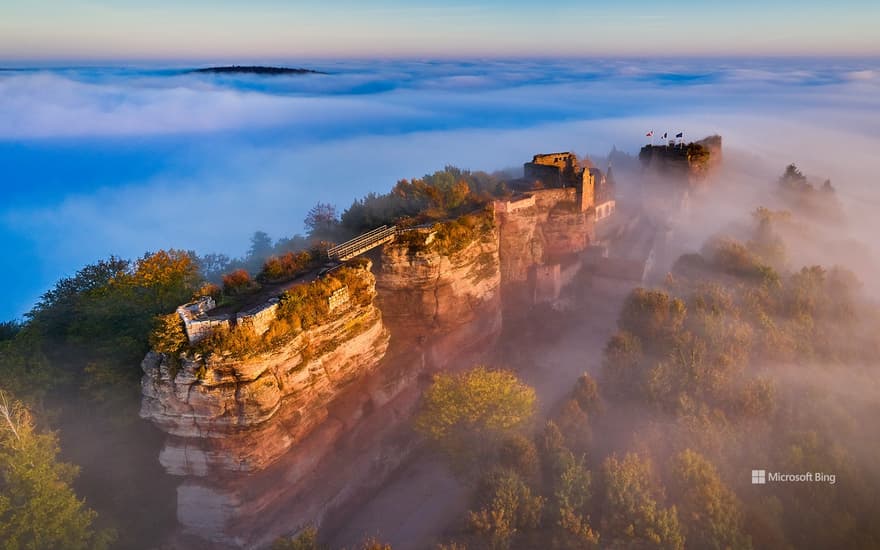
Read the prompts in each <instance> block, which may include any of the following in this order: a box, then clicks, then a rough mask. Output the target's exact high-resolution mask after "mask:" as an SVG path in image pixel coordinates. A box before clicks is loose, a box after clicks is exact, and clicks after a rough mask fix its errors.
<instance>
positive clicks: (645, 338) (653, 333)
mask: <svg viewBox="0 0 880 550" xmlns="http://www.w3.org/2000/svg"><path fill="white" fill-rule="evenodd" d="M686 314H687V308H686V307H685V303H684V301H683V300H680V299H678V298H675V297H674V296H670V295H669V294H667V293H665V292H662V291H660V290H646V289H644V288H637V289H635V290H634V291H633V292H632V293H631V294H630V295H629V297H627V300H626V303H625V304H624V306H623V311H622V312H621V314H620V320H619V321H618V325H619V326H620V328H621V330H625V331H627V332H629V333H631V334H633V335H634V336H636V337H637V338H638V339H639V340H640V341H641V342H642V343H644V344H646V345H648V346H651V347H655V346H659V345H663V343H664V342H667V341H669V339H670V338H671V337H672V336H673V335H674V334H675V333H676V332H677V331H678V329H679V328H680V327H681V325H682V324H683V323H684V319H685V316H686Z"/></svg>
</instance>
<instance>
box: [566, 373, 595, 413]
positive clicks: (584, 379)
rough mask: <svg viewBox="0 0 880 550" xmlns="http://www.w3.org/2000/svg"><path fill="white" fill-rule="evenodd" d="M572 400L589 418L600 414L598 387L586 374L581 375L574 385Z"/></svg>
mask: <svg viewBox="0 0 880 550" xmlns="http://www.w3.org/2000/svg"><path fill="white" fill-rule="evenodd" d="M571 396H572V398H573V399H574V400H575V401H577V404H578V405H579V406H580V408H581V410H583V411H584V412H585V413H587V414H588V415H590V416H594V415H597V414H599V413H600V412H602V402H601V400H600V399H599V385H598V384H597V383H596V380H595V379H594V378H593V377H592V376H590V375H589V374H588V373H586V372H585V373H583V374H582V375H581V376H580V378H578V380H577V383H575V386H574V391H572V395H571Z"/></svg>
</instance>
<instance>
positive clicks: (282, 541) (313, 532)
mask: <svg viewBox="0 0 880 550" xmlns="http://www.w3.org/2000/svg"><path fill="white" fill-rule="evenodd" d="M322 548H324V547H323V546H322V545H320V544H318V529H316V528H315V527H314V526H308V527H306V528H305V529H303V530H302V532H301V533H299V534H298V535H296V536H295V537H279V538H278V539H276V540H275V542H273V543H272V550H321V549H322Z"/></svg>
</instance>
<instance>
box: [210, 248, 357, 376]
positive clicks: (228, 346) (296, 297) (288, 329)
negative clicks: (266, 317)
mask: <svg viewBox="0 0 880 550" xmlns="http://www.w3.org/2000/svg"><path fill="white" fill-rule="evenodd" d="M366 267H367V265H366V264H365V263H363V262H357V261H354V262H350V263H349V264H348V265H346V266H344V267H341V268H339V269H336V270H334V271H333V272H332V273H329V274H327V275H325V276H324V277H320V278H318V279H315V280H314V281H312V282H310V283H305V284H299V285H295V286H293V287H292V288H290V289H289V290H287V291H286V292H284V293H283V294H282V295H281V297H280V301H279V305H278V309H277V311H276V313H275V319H274V320H272V322H271V323H270V324H269V328H268V330H267V331H266V332H265V333H264V334H262V335H258V334H256V333H255V332H254V330H253V327H251V326H250V325H248V324H240V325H236V326H235V327H231V328H230V327H219V328H217V329H214V330H213V331H212V332H211V334H209V335H208V336H207V337H206V338H204V339H202V340H201V341H199V342H198V343H197V344H196V345H195V346H194V348H193V351H195V352H196V353H199V354H201V355H203V356H205V357H207V356H212V355H213V356H218V357H219V356H227V357H231V358H236V359H242V358H246V357H252V356H255V355H259V354H261V353H266V352H269V351H272V350H275V349H278V348H279V347H280V346H282V345H284V344H285V343H287V342H289V341H291V340H292V339H293V338H295V337H296V336H297V335H298V334H300V333H302V332H303V331H306V330H309V329H310V328H312V327H314V326H317V325H319V324H321V323H323V322H325V321H326V320H327V319H328V318H329V316H330V315H331V312H330V308H329V304H328V299H329V298H330V296H331V294H333V292H334V291H336V290H339V289H340V288H342V287H348V295H349V303H351V304H353V305H355V306H357V307H363V306H366V305H369V304H370V302H371V301H372V299H373V293H372V290H371V285H370V278H369V277H368V276H367V275H366V274H365V270H366ZM356 329H357V326H353V327H351V330H352V331H354V330H356ZM348 336H351V333H349V334H348Z"/></svg>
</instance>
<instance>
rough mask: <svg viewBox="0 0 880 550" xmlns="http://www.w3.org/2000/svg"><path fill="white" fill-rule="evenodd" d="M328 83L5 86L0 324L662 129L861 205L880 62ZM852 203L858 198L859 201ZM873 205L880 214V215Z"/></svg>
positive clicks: (414, 75) (71, 72) (878, 118)
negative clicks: (120, 266) (792, 168)
mask: <svg viewBox="0 0 880 550" xmlns="http://www.w3.org/2000/svg"><path fill="white" fill-rule="evenodd" d="M314 68H317V69H321V70H324V71H327V72H328V73H329V74H327V75H307V76H297V77H275V78H266V77H229V76H207V75H193V74H187V73H185V72H184V71H181V70H160V69H153V68H140V69H64V70H41V71H36V70H35V71H30V70H23V71H0V163H2V164H3V165H4V166H5V167H7V169H6V170H5V173H4V175H3V176H2V178H3V183H2V187H3V189H4V193H5V194H6V196H7V200H6V201H4V204H3V205H2V206H0V240H2V243H3V248H4V250H12V251H13V252H12V253H11V255H10V258H8V259H7V260H6V262H8V265H5V266H0V267H6V268H7V269H5V270H4V272H6V273H9V272H10V269H13V271H14V274H10V275H4V277H8V278H9V279H8V280H6V281H3V282H4V284H5V286H6V287H7V288H11V289H12V290H13V292H12V293H11V294H7V295H6V297H4V298H3V299H2V301H0V317H9V316H13V315H17V314H20V313H21V312H22V311H23V310H25V309H27V308H28V307H29V306H30V304H31V303H32V302H33V299H34V298H35V297H36V296H37V295H38V294H39V293H40V292H41V291H42V290H45V288H46V287H47V286H48V285H49V284H51V283H52V282H53V281H54V280H55V279H57V278H58V277H59V276H62V275H65V274H70V273H72V272H73V271H75V269H77V268H78V267H80V266H81V265H82V264H84V263H87V262H91V261H94V260H96V259H98V258H101V257H104V256H106V255H108V254H111V253H112V254H120V255H123V256H134V255H139V254H141V253H143V252H144V251H145V250H149V249H156V248H160V247H171V246H173V247H178V248H192V249H196V250H197V251H199V252H210V251H222V252H226V253H230V254H240V253H242V252H243V251H244V249H245V248H246V243H247V239H248V236H249V235H250V234H251V233H252V232H253V231H254V230H257V229H263V230H266V231H268V232H269V233H270V234H271V235H273V236H275V237H280V236H284V235H290V234H293V233H295V232H298V231H300V230H301V229H302V224H301V220H302V218H303V216H304V214H305V212H306V211H307V210H308V208H309V207H310V206H311V205H312V204H313V203H314V202H316V201H318V200H321V201H329V202H333V203H335V204H337V205H338V206H339V207H341V208H344V207H346V206H347V205H348V204H350V202H351V201H352V199H354V198H355V197H357V196H360V195H363V194H364V193H366V192H368V191H384V190H386V189H387V188H389V187H390V186H391V185H392V184H393V183H394V181H395V180H397V179H399V178H403V177H413V176H419V175H422V174H424V173H426V172H429V171H433V170H435V169H438V168H441V167H442V166H443V165H445V164H456V165H459V166H462V167H465V168H471V169H485V170H492V169H498V168H506V167H511V166H518V165H520V164H521V163H522V162H523V161H524V160H527V159H528V158H529V157H530V156H531V155H532V154H533V153H535V152H538V151H547V150H551V149H570V150H575V151H577V152H579V153H593V154H604V153H606V152H607V151H608V150H609V149H610V148H611V146H612V145H616V146H617V147H618V148H623V149H628V150H630V151H632V152H635V151H636V150H637V148H638V146H639V145H640V144H641V141H642V136H644V133H645V131H646V130H648V129H655V130H657V131H658V132H660V133H662V132H663V131H679V130H684V131H685V132H686V133H687V135H688V136H690V137H701V136H702V135H703V134H707V133H712V132H718V133H721V134H722V135H724V136H725V146H726V147H727V148H730V149H740V150H742V151H745V152H748V153H749V154H752V155H755V156H756V158H762V159H765V160H766V161H768V162H770V163H776V164H778V165H779V167H780V170H781V167H782V166H783V165H784V164H786V163H788V162H797V163H798V164H800V165H802V167H803V168H804V170H805V171H806V172H807V173H815V174H817V175H821V176H823V177H825V176H827V177H832V179H834V180H835V182H840V183H841V184H844V182H852V183H853V185H852V186H850V187H849V188H847V187H846V185H839V187H841V193H842V195H843V196H844V198H846V197H847V196H849V197H851V199H852V201H853V202H854V203H856V204H857V206H861V207H862V208H863V209H864V208H865V205H867V204H871V202H870V201H877V200H878V198H880V197H878V196H877V195H876V194H875V193H874V192H873V190H872V189H871V188H870V187H868V186H865V187H862V186H860V185H857V182H863V181H864V182H868V181H870V178H871V174H872V172H873V166H872V164H871V163H872V158H873V156H874V154H875V151H876V150H877V148H878V146H880V93H878V92H880V64H878V63H877V62H876V61H874V62H871V61H863V60H861V61H860V60H851V61H833V62H832V61H827V60H826V61H806V60H804V61H775V62H771V61H763V62H745V61H736V60H694V61H684V60H674V61H665V62H660V61H651V62H635V61H632V60H611V61H595V60H583V61H574V60H563V61H547V62H537V61H529V62H515V61H509V62H499V61H493V62H484V63H482V62H467V63H452V62H421V63H417V62H359V63H354V62H338V63H328V62H323V63H322V64H320V65H317V66H314ZM847 193H849V195H847ZM875 204H876V203H875Z"/></svg>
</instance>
